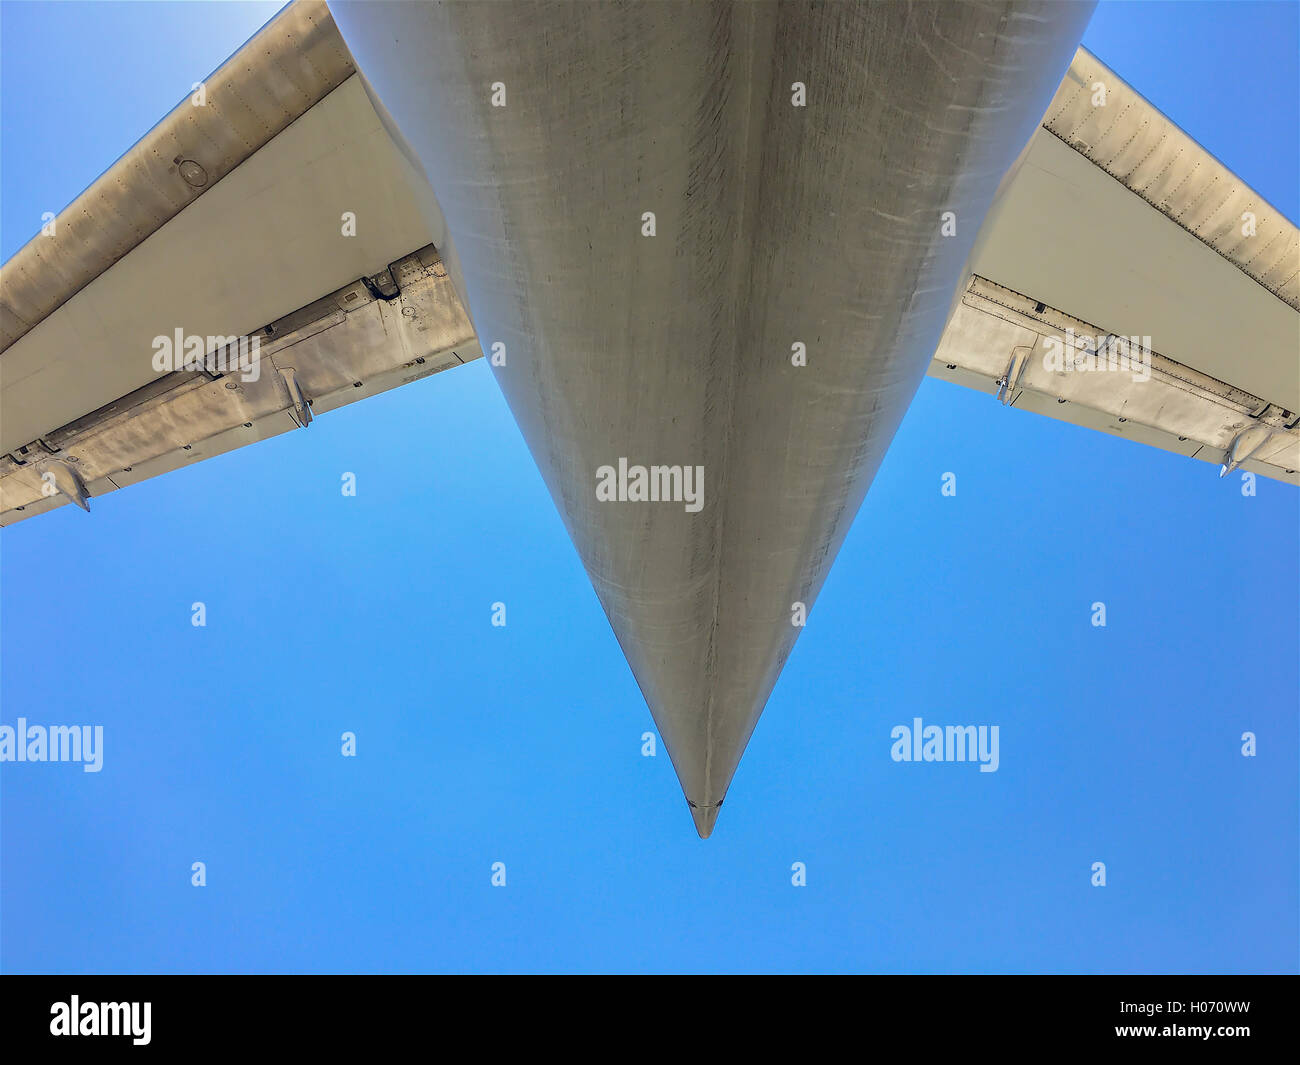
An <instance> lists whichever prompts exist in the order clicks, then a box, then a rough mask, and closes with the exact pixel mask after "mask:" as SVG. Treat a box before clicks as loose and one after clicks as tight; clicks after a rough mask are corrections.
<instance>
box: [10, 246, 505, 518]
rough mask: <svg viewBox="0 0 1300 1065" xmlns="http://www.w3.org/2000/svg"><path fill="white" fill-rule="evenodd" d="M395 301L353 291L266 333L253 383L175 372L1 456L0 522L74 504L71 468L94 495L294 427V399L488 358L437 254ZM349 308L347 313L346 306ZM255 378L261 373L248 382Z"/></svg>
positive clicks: (321, 407) (352, 393) (326, 405)
mask: <svg viewBox="0 0 1300 1065" xmlns="http://www.w3.org/2000/svg"><path fill="white" fill-rule="evenodd" d="M395 272H396V273H397V275H398V276H399V278H400V284H401V289H400V291H399V293H398V294H397V295H396V297H395V298H394V299H392V300H391V301H389V300H384V299H377V298H375V297H373V296H372V295H371V294H370V292H369V291H368V287H367V286H366V285H364V284H353V285H348V286H345V287H344V288H342V289H339V290H338V291H337V292H334V293H330V294H329V295H327V296H325V297H323V298H322V299H320V300H316V301H313V302H312V303H311V304H310V305H309V306H308V307H306V308H303V309H302V310H301V311H295V312H293V313H292V314H289V315H287V316H285V317H284V318H283V319H281V320H280V321H278V322H274V323H272V324H271V326H270V327H268V328H267V329H265V330H263V335H262V336H260V337H259V343H260V358H259V360H258V361H257V364H256V365H257V370H258V372H257V374H256V377H255V379H251V380H250V379H245V376H244V375H242V374H240V373H237V372H236V373H227V374H225V375H223V376H221V377H218V378H216V379H212V378H211V376H210V375H209V374H208V373H204V372H191V371H176V372H173V373H171V374H168V375H167V376H166V377H165V378H164V379H162V380H160V381H157V382H155V383H153V384H150V385H149V386H147V387H146V388H145V389H142V390H141V391H140V392H138V393H134V394H132V395H130V396H126V397H123V398H121V399H120V400H118V401H116V402H115V403H113V404H110V405H109V406H108V407H106V408H104V409H103V410H101V411H97V412H94V413H93V414H91V415H89V416H87V417H85V418H82V419H78V421H77V422H75V423H73V424H72V425H70V426H67V427H65V428H63V429H60V430H57V431H55V432H53V433H51V434H50V436H49V437H48V438H47V442H48V443H49V444H50V445H51V446H52V447H56V448H57V449H58V451H57V454H50V453H48V452H47V451H45V450H44V449H43V448H38V449H36V450H35V451H34V452H32V453H30V455H29V456H27V461H26V462H25V463H24V464H19V463H18V462H16V461H15V459H14V458H12V457H10V456H4V457H0V525H10V524H13V523H14V522H17V521H21V520H23V519H24V518H29V517H31V516H32V515H34V514H40V513H44V512H45V511H47V510H50V509H51V508H53V507H55V506H61V505H62V504H64V503H66V502H68V501H69V497H68V496H67V495H65V494H63V493H59V494H56V495H53V496H50V495H47V494H46V493H47V492H48V491H50V489H49V488H46V487H45V482H44V478H43V475H44V474H46V473H48V472H51V471H54V470H59V469H60V467H64V468H65V469H66V468H71V469H73V470H75V471H77V473H78V474H79V476H80V478H81V480H82V481H83V482H84V483H85V485H86V487H87V488H88V489H89V493H90V495H91V497H92V498H93V497H94V496H97V495H102V494H104V493H105V492H108V491H113V490H115V489H116V488H120V487H125V486H127V485H129V484H134V483H136V482H137V481H141V480H144V479H146V478H148V477H154V476H157V475H158V474H160V473H166V472H167V471H169V470H173V469H177V468H179V467H181V466H187V465H190V464H191V463H194V462H198V461H201V460H202V459H205V458H211V457H213V456H214V455H219V454H222V453H224V452H226V451H230V450H232V449H234V448H237V447H243V446H245V445H247V444H251V443H255V442H256V441H258V440H263V439H266V438H267V437H269V436H274V435H277V434H278V433H282V432H285V431H286V430H289V429H292V428H295V427H296V426H297V425H298V424H299V423H300V420H301V419H300V416H297V415H295V413H294V411H293V406H294V400H295V395H296V393H292V392H290V391H289V389H288V387H287V385H286V381H285V377H284V375H285V374H289V373H292V375H293V378H292V379H293V381H294V382H295V385H296V386H297V388H299V389H301V392H302V394H303V396H304V397H305V398H306V399H307V400H308V401H309V404H310V405H309V408H308V411H307V412H306V413H307V415H308V416H309V417H310V415H311V414H312V413H315V414H323V413H325V412H327V411H330V410H333V409H334V408H336V407H341V406H344V405H345V404H348V403H353V402H355V401H357V400H359V399H364V398H365V397H367V396H371V395H374V394H375V393H377V392H381V391H385V390H386V389H389V388H394V387H397V386H398V385H401V384H405V383H407V382H409V381H413V380H418V379H419V378H422V377H427V376H428V375H429V374H432V373H437V372H439V371H441V370H445V369H449V368H450V367H453V366H459V365H461V364H462V363H463V362H468V361H469V360H470V359H473V358H476V357H478V356H479V354H481V353H480V351H479V348H478V344H477V342H476V341H475V339H474V331H473V329H472V327H471V326H470V324H469V319H468V317H467V316H466V314H465V311H464V308H463V306H462V304H461V302H460V299H459V298H458V297H457V295H456V293H455V289H454V287H453V285H452V283H451V281H450V279H449V278H448V276H447V271H446V269H445V268H444V266H443V265H442V262H441V260H439V259H438V258H437V257H436V256H435V255H434V254H432V248H428V249H424V251H423V252H422V253H417V254H413V255H411V256H409V257H406V258H405V259H404V260H402V261H400V262H398V263H397V264H396V270H395ZM344 308H346V309H344ZM250 376H251V375H250Z"/></svg>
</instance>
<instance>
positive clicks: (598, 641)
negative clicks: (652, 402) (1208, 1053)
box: [0, 2, 1300, 972]
mask: <svg viewBox="0 0 1300 1065" xmlns="http://www.w3.org/2000/svg"><path fill="white" fill-rule="evenodd" d="M275 10H276V5H255V4H248V5H244V4H234V3H229V4H147V5H146V4H135V5H118V4H108V3H103V4H92V5H87V6H83V5H80V4H65V5H57V4H43V5H27V4H17V3H9V2H6V3H3V5H0V64H2V66H0V129H2V130H3V134H2V136H0V181H2V187H3V203H2V213H0V252H2V254H3V257H4V258H8V257H9V256H10V255H12V254H13V253H14V251H16V250H17V248H19V247H20V246H21V245H22V244H23V243H24V242H25V241H26V240H27V239H28V238H29V237H30V236H31V234H32V233H33V232H34V231H35V230H36V229H37V228H39V225H40V221H39V220H40V215H41V213H42V212H43V211H47V210H52V211H57V210H59V209H60V208H62V207H63V206H64V205H65V204H66V203H68V202H69V201H70V200H72V199H73V198H74V197H75V196H76V195H77V194H78V193H79V192H80V191H81V190H82V189H83V188H84V187H85V186H86V185H87V184H89V183H90V182H91V181H92V180H93V179H94V178H95V177H96V176H97V175H98V174H99V173H100V172H102V171H103V170H104V169H105V168H106V167H107V166H109V165H110V164H111V163H112V162H113V161H114V159H116V158H117V156H118V155H120V154H121V153H122V152H123V151H124V150H125V149H126V148H127V147H128V146H129V145H130V144H131V143H132V142H134V141H135V140H136V139H138V138H139V137H140V136H141V135H143V134H144V133H145V132H146V131H147V130H148V129H149V127H151V126H152V125H153V124H154V123H155V122H156V121H157V120H158V119H159V118H160V117H161V116H162V115H163V114H164V113H165V112H166V111H167V110H169V109H170V108H171V107H172V106H173V105H174V104H175V103H176V102H177V101H178V100H179V99H181V98H182V97H183V96H184V95H186V94H187V93H188V90H189V87H190V84H191V83H192V82H193V81H195V80H197V79H198V78H200V77H202V76H203V75H205V74H207V73H208V72H209V71H211V70H212V69H213V68H215V67H216V66H218V65H219V64H220V63H221V62H222V61H223V60H224V59H225V58H226V57H227V56H228V55H229V54H230V53H231V52H233V51H234V50H235V49H236V48H237V47H238V46H239V45H240V44H241V43H242V42H243V41H244V40H246V39H247V38H248V37H249V36H251V35H252V34H253V33H254V32H255V31H256V29H257V28H258V27H259V26H260V25H261V24H262V23H263V22H265V21H266V19H267V18H269V17H270V16H271V15H272V14H273V13H274V11H275ZM1297 10H1298V9H1297V7H1296V6H1295V5H1294V4H1290V3H1267V4H1250V3H1234V4H1217V3H1185V4H1184V3H1155V4H1145V3H1113V4H1103V5H1101V7H1100V8H1099V9H1098V11H1097V14H1096V16H1095V17H1094V19H1093V22H1092V24H1091V26H1090V27H1089V30H1088V34H1087V36H1086V37H1085V39H1084V44H1085V45H1086V46H1087V47H1089V48H1090V49H1092V50H1093V51H1094V52H1095V53H1097V54H1098V55H1099V56H1100V57H1101V58H1102V59H1103V60H1104V61H1105V62H1106V63H1108V64H1109V65H1110V66H1112V67H1113V68H1114V69H1115V70H1116V71H1117V72H1119V73H1120V74H1121V75H1122V76H1123V77H1125V78H1126V79H1127V80H1128V81H1129V82H1130V83H1132V84H1133V85H1134V86H1135V87H1136V88H1137V89H1138V90H1139V91H1141V92H1142V93H1143V94H1144V95H1146V96H1147V97H1148V98H1149V99H1151V100H1152V101H1153V102H1154V103H1155V104H1156V105H1157V106H1159V107H1160V108H1161V109H1162V110H1163V111H1164V112H1165V113H1166V114H1168V115H1169V116H1171V117H1172V118H1173V119H1174V120H1175V121H1177V122H1178V123H1179V124H1180V125H1182V126H1183V128H1184V129H1186V130H1187V131H1188V132H1189V133H1191V134H1192V135H1193V136H1194V137H1196V138H1197V139H1198V140H1199V141H1200V142H1201V143H1202V144H1204V145H1205V146H1206V147H1207V148H1209V149H1210V150H1211V151H1212V152H1213V153H1214V154H1215V155H1216V156H1218V158H1220V159H1221V160H1223V161H1224V162H1225V163H1226V164H1227V165H1228V166H1229V167H1230V168H1231V169H1233V170H1234V171H1235V172H1236V173H1237V174H1239V175H1240V176H1241V177H1243V178H1244V179H1245V180H1247V181H1248V182H1250V183H1251V184H1252V185H1253V186H1254V187H1255V188H1256V189H1257V190H1258V191H1259V192H1261V193H1262V194H1263V195H1265V196H1266V197H1267V198H1268V199H1270V200H1271V201H1272V202H1273V203H1274V204H1275V205H1276V206H1277V207H1278V208H1280V209H1281V210H1282V211H1284V212H1285V213H1286V214H1287V215H1288V216H1289V217H1290V218H1291V219H1292V220H1295V219H1296V218H1297V217H1298V215H1300V205H1298V203H1297V199H1298V198H1300V187H1298V183H1297V174H1298V173H1300V159H1298V154H1300V114H1298V113H1297V96H1296V93H1295V91H1294V90H1295V86H1296V84H1297V83H1300V70H1298V69H1297V52H1298V51H1300V47H1298V46H1300V40H1298V38H1300V19H1298V17H1297ZM107 42H111V44H112V47H105V44H106V43H107ZM1225 48H1227V49H1228V50H1229V51H1230V52H1231V55H1232V57H1233V58H1232V61H1231V62H1225V61H1224V58H1223V56H1224V49H1225ZM55 68H57V69H58V70H59V71H61V72H62V73H61V74H60V75H59V76H54V77H52V76H51V70H52V69H55ZM72 72H75V76H73V74H72ZM344 471H351V472H354V473H356V475H357V484H358V493H357V496H356V497H355V498H345V497H343V496H342V495H341V494H340V491H339V479H340V474H341V473H342V472H344ZM945 471H955V472H957V474H958V484H959V490H958V495H957V496H956V497H955V498H943V497H942V496H941V495H940V492H939V480H940V475H941V474H942V473H943V472H945ZM92 507H93V512H92V513H91V514H90V515H89V516H88V515H86V514H83V513H82V512H81V511H79V510H77V509H75V508H72V507H64V508H62V509H60V510H58V511H55V512H53V513H51V514H48V515H46V516H44V517H41V518H38V519H36V520H32V521H28V522H24V523H22V524H20V525H18V526H15V527H13V528H10V529H7V530H5V531H4V532H3V533H0V552H2V553H3V554H2V565H3V570H2V573H3V585H2V588H0V608H2V611H3V613H2V614H0V624H2V625H3V630H2V641H0V649H2V653H0V698H2V700H3V702H2V709H0V724H10V725H12V724H13V723H14V722H15V720H16V719H17V718H18V717H19V716H25V717H27V718H28V719H30V720H31V721H32V722H41V723H49V724H74V723H92V724H102V725H103V726H104V731H105V751H104V768H103V770H102V772H100V773H97V774H87V773H83V772H81V770H80V769H79V768H78V767H76V766H73V765H50V764H39V765H32V764H22V765H16V764H11V763H6V764H4V765H3V766H2V767H0V968H3V970H4V971H6V972H29V971H37V972H158V971H162V972H172V971H176V972H191V971H196V972H210V971H215V972H245V971H253V972H263V971H290V972H298V971H329V972H333V971H363V972H367V971H426V970H427V971H442V970H453V971H466V970H467V971H554V970H559V971H588V970H609V969H613V970H618V971H641V970H651V971H688V972H693V971H718V970H723V971H773V970H778V971H791V970H792V971H806V970H809V971H889V972H894V971H898V972H913V971H926V972H949V971H953V972H963V971H976V972H1007V971H1010V972H1021V971H1047V972H1056V971H1069V972H1149V971H1157V972H1206V971H1208V972H1238V971H1246V972H1254V971H1285V972H1295V971H1296V970H1297V967H1298V957H1297V951H1298V949H1300V946H1298V945H1300V923H1298V917H1297V914H1298V912H1300V890H1298V870H1300V853H1298V849H1297V840H1298V835H1300V830H1298V825H1297V817H1298V813H1297V811H1298V809H1300V781H1298V768H1297V767H1298V759H1297V752H1298V750H1300V737H1298V736H1297V719H1298V717H1300V713H1298V710H1300V707H1298V705H1297V701H1298V698H1300V696H1298V695H1297V692H1298V691H1300V677H1298V675H1297V657H1298V650H1297V649H1298V648H1300V613H1298V607H1297V602H1298V599H1300V596H1298V594H1297V593H1298V591H1300V560H1298V552H1297V541H1298V538H1300V493H1297V491H1296V489H1295V488H1293V487H1290V486H1286V485H1281V484H1277V483H1275V482H1272V481H1268V480H1262V479H1261V480H1260V481H1259V482H1258V495H1257V496H1255V497H1253V498H1250V497H1244V496H1243V495H1242V494H1241V491H1240V484H1239V481H1238V480H1237V479H1236V478H1227V479H1225V480H1222V481H1221V480H1219V479H1218V476H1217V469H1216V468H1215V467H1213V466H1209V465H1206V464H1204V463H1198V462H1193V461H1188V460H1185V459H1181V458H1179V457H1176V456H1173V455H1168V454H1165V453H1164V452H1160V451H1155V450H1148V449H1144V448H1142V447H1139V446H1137V445H1134V444H1130V443H1126V442H1123V441H1120V440H1115V439H1111V438H1109V437H1106V436H1103V435H1100V434H1096V433H1092V432H1089V431H1087V430H1084V429H1081V428H1076V427H1072V426H1069V425H1065V424H1060V423H1056V422H1053V421H1050V420H1048V419H1043V418H1039V417H1036V416H1034V415H1030V414H1026V413H1022V412H1014V411H1007V410H1004V409H1002V408H1001V407H999V406H998V405H997V404H996V403H995V402H994V401H993V400H992V399H990V398H989V397H986V396H981V395H975V394H973V393H970V392H967V391H965V390H962V389H959V388H957V387H955V386H950V385H946V384H943V383H940V382H935V381H929V380H927V381H926V382H925V383H924V384H923V385H922V387H921V391H920V393H919V395H918V396H917V399H916V401H915V403H914V405H913V407H912V409H911V411H910V412H909V413H908V416H907V418H906V420H905V421H904V423H903V426H902V429H901V430H900V432H899V434H898V437H897V439H896V440H895V442H894V445H893V447H892V449H891V450H890V452H889V455H888V457H887V458H886V460H885V463H884V466H883V468H882V470H881V472H880V474H879V476H878V478H877V480H876V483H875V485H874V486H873V488H872V489H871V492H870V493H869V495H868V497H867V500H866V503H865V504H864V506H863V508H862V510H861V512H860V513H859V514H858V517H857V520H856V522H855V523H854V526H853V529H852V531H851V533H850V535H849V536H848V539H847V541H846V543H845V545H844V548H843V550H842V552H841V554H840V557H839V560H838V561H837V562H836V564H835V567H834V569H833V570H832V572H831V576H830V579H829V580H828V582H827V584H826V587H825V590H824V591H823V593H822V595H821V597H820V598H819V599H818V602H817V609H816V611H815V612H814V614H813V615H812V617H811V619H810V622H809V625H808V628H807V630H806V632H805V633H804V635H803V637H802V638H801V639H800V641H799V643H798V645H797V646H796V648H795V651H794V653H793V655H792V656H791V658H790V661H789V663H788V665H787V666H786V668H785V672H784V674H783V676H782V678H781V680H780V682H779V683H778V685H777V687H776V690H775V692H774V694H773V696H772V699H771V701H770V702H769V704H768V707H767V710H766V712H765V713H764V716H763V719H762V721H761V722H760V724H759V726H758V729H757V731H756V733H755V735H754V738H753V741H752V742H751V744H750V747H749V750H748V752H747V754H746V756H745V758H744V760H743V761H742V763H741V767H740V770H739V772H738V773H737V776H736V778H735V781H734V783H733V785H732V788H731V791H730V793H729V796H728V801H727V805H726V808H725V810H724V812H723V814H722V816H721V818H720V820H719V822H718V828H717V831H716V832H715V833H714V835H713V837H712V838H711V839H710V840H708V841H707V842H702V841H700V840H699V839H697V838H696V836H695V833H694V831H693V829H692V826H691V822H690V818H689V816H688V813H687V810H686V806H685V803H684V801H683V800H682V796H681V793H680V790H679V788H678V785H677V782H676V779H675V778H674V775H673V772H672V767H671V765H670V763H669V761H668V759H667V757H666V756H665V755H664V754H663V752H662V751H661V752H660V755H659V757H656V758H643V757H641V755H640V747H641V740H640V737H641V734H642V732H644V731H646V730H647V729H652V728H653V723H652V722H651V719H650V715H649V712H648V711H647V709H646V707H645V704H644V702H643V700H642V698H641V696H640V693H639V692H638V690H637V687H636V684H635V682H634V681H633V678H632V676H631V673H630V671H629V670H628V668H627V665H626V664H625V662H624V660H623V657H622V654H621V653H620V651H619V648H618V646H617V644H616V642H615V640H614V638H613V635H612V633H611V631H610V628H609V625H608V623H607V622H606V620H605V617H604V615H603V613H602V612H601V610H600V607H599V604H598V603H597V601H596V597H595V595H594V593H593V592H592V590H591V587H590V585H589V584H588V582H587V579H586V576H585V574H584V573H583V570H582V567H581V565H580V564H579V562H578V559H577V556H576V553H575V552H574V550H573V548H572V546H571V545H570V543H569V541H568V539H567V537H566V535H565V532H564V530H563V527H562V525H561V523H560V521H559V518H558V516H557V514H556V511H555V509H554V506H553V505H552V503H551V501H550V499H549V497H548V495H547V493H546V490H545V488H544V486H543V484H542V481H541V478H540V476H539V475H538V473H537V471H536V468H535V467H534V465H533V463H532V460H531V458H530V456H529V455H528V452H527V450H526V448H525V447H524V444H523V442H522V439H521V437H520V435H519V432H518V430H517V429H516V428H515V426H514V423H513V421H512V419H511V417H510V415H509V412H508V410H507V408H506V404H505V402H504V400H503V399H502V397H501V395H500V393H499V392H498V390H497V387H496V385H495V383H494V382H493V380H492V379H491V375H490V373H489V371H488V369H487V367H486V366H484V365H483V364H482V363H481V362H480V363H477V364H474V365H471V366H468V367H465V368H463V369H458V370H455V371H452V372H449V373H445V374H441V375H438V376H436V377H433V378H429V379H426V380H424V381H420V382H417V383H415V384H412V385H409V386H407V387H405V388H402V389H400V390H397V391H395V392H390V393H387V394H385V395H382V396H378V397H376V398H374V399H371V400H368V401H366V402H364V403H360V404H357V405H354V406H351V407H345V408H343V409H341V410H338V411H335V412H333V413H330V414H328V415H325V416H322V417H321V418H319V419H317V420H316V421H315V422H314V423H313V424H312V426H311V427H310V429H309V430H307V431H305V432H295V433H291V434H288V435H285V436H282V437H279V438H277V439H274V440H270V441H267V442H265V443H262V444H259V445H257V446H254V447H251V448H246V449H244V450H242V451H238V452H234V453H232V454H229V455H225V456H222V457H220V458H217V459H214V460H211V461H209V462H206V463H202V464H200V465H198V466H196V467H193V468H191V469H188V470H183V471H179V472H177V473H174V474H170V475H167V476H164V477H162V478H158V479H155V480H152V481H147V482H145V483H143V484H140V485H138V486H136V487H134V488H131V489H129V490H126V491H122V492H118V493H114V494H112V495H110V496H106V497H104V498H102V499H98V500H95V501H94V502H93V504H92ZM196 600H201V601H203V602H205V603H206V605H207V615H208V618H207V620H208V623H207V626H206V627H205V628H195V627H193V626H192V625H191V624H190V604H191V603H192V602H194V601H196ZM497 600H501V601H504V602H506V603H507V605H508V612H509V613H508V621H509V623H508V625H507V626H506V627H505V628H504V629H501V628H493V627H492V626H491V625H490V611H491V604H492V603H493V602H494V601H497ZM1095 600H1103V601H1105V602H1106V604H1107V612H1108V617H1107V620H1108V624H1107V627H1106V628H1104V629H1096V628H1093V627H1092V626H1091V625H1090V623H1089V607H1090V604H1091V603H1092V602H1094V601H1095ZM914 716H920V717H922V718H924V719H925V720H926V721H927V722H934V723H948V724H953V723H974V724H997V725H998V726H999V727H1000V735H1001V766H1000V769H999V770H998V772H996V773H990V774H981V773H979V772H976V771H975V767H974V766H971V765H908V764H897V763H894V762H892V761H891V760H890V757H889V748H890V740H889V732H890V729H891V728H892V727H893V726H894V725H896V724H899V723H905V722H910V721H911V719H912V718H913V717H914ZM345 730H350V731H353V732H355V733H356V735H357V738H358V755H357V757H355V758H343V757H341V756H340V734H341V733H342V732H343V731H345ZM1246 730H1250V731H1253V732H1255V733H1257V735H1258V737H1259V753H1258V756H1257V757H1255V758H1253V759H1248V758H1243V757H1242V756H1241V753H1240V736H1241V733H1242V732H1243V731H1246ZM194 861H203V862H205V863H206V866H207V881H208V883H207V886H206V887H204V888H195V887H192V886H191V883H190V876H191V873H190V869H191V863H192V862H194ZM496 861H501V862H504V863H506V868H507V885H506V887H504V888H493V887H492V886H491V885H490V883H489V878H490V867H491V865H492V863H493V862H496ZM796 861H801V862H804V863H805V864H806V867H807V881H808V883H807V886H806V887H803V888H796V887H793V886H792V885H791V882H790V880H791V864H792V863H793V862H796ZM1094 861H1104V862H1105V863H1106V865H1107V877H1108V884H1107V886H1106V887H1105V888H1094V887H1092V886H1091V884H1090V867H1091V865H1092V863H1093V862H1094Z"/></svg>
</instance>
